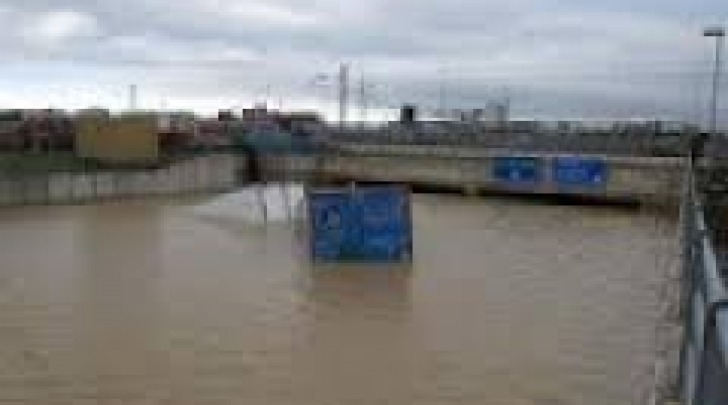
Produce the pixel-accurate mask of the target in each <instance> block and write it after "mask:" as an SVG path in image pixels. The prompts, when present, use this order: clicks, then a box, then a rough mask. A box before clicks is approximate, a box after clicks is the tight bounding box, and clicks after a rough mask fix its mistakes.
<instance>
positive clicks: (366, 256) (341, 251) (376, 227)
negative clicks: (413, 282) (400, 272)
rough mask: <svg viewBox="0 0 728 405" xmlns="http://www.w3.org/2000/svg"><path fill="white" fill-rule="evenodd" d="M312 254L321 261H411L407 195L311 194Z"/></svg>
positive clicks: (365, 191)
mask: <svg viewBox="0 0 728 405" xmlns="http://www.w3.org/2000/svg"><path fill="white" fill-rule="evenodd" d="M307 203H308V207H309V228H310V236H309V237H310V244H311V256H312V258H313V260H314V261H320V262H383V263H392V262H406V261H409V260H411V259H412V218H411V208H410V192H409V190H408V189H407V188H406V187H400V186H376V187H356V188H337V189H324V190H309V191H308V192H307Z"/></svg>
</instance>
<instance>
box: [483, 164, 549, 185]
mask: <svg viewBox="0 0 728 405" xmlns="http://www.w3.org/2000/svg"><path fill="white" fill-rule="evenodd" d="M539 163H540V161H539V159H538V158H532V157H497V158H495V160H494V161H493V177H494V178H495V179H496V180H498V181H502V182H505V183H510V184H532V183H537V182H538V181H539V180H541V172H540V168H539Z"/></svg>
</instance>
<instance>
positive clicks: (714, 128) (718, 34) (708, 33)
mask: <svg viewBox="0 0 728 405" xmlns="http://www.w3.org/2000/svg"><path fill="white" fill-rule="evenodd" d="M703 35H704V36H705V37H708V38H715V65H714V66H713V91H712V95H711V99H710V135H711V136H712V137H714V138H715V137H717V135H718V93H719V89H720V73H721V64H722V53H723V42H724V40H725V29H724V28H723V27H710V28H707V29H706V30H705V31H704V32H703Z"/></svg>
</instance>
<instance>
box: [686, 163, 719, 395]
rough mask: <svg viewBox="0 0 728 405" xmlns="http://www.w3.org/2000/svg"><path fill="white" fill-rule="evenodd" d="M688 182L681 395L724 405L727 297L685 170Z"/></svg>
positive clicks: (700, 203)
mask: <svg viewBox="0 0 728 405" xmlns="http://www.w3.org/2000/svg"><path fill="white" fill-rule="evenodd" d="M689 167H690V168H692V167H693V165H692V164H691V165H689ZM686 177H687V181H686V182H685V183H686V186H685V195H684V199H683V206H682V213H681V214H682V215H681V226H682V236H683V242H682V246H683V249H684V250H683V290H682V319H683V322H684V323H683V326H684V339H683V345H682V348H681V355H680V374H679V379H680V381H679V391H680V392H679V393H680V399H681V400H682V403H683V404H685V405H692V404H696V405H713V404H714V405H724V404H728V292H727V291H726V286H725V281H724V279H723V276H722V274H721V273H722V272H721V267H720V262H719V259H718V257H717V255H716V245H715V243H714V237H713V235H714V232H715V229H712V227H711V226H710V225H712V224H711V223H709V222H706V214H705V212H706V210H705V206H704V202H703V197H702V196H701V195H700V194H699V193H698V191H697V189H696V182H695V175H694V171H693V170H692V169H689V170H688V171H687V176H686Z"/></svg>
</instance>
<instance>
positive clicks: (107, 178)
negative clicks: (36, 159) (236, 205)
mask: <svg viewBox="0 0 728 405" xmlns="http://www.w3.org/2000/svg"><path fill="white" fill-rule="evenodd" d="M238 162H239V161H238V160H237V159H236V157H234V156H224V155H221V156H207V157H198V158H194V159H190V160H186V161H182V162H178V163H175V164H173V165H171V166H169V167H166V168H160V169H153V170H144V171H100V172H89V173H77V172H57V173H47V174H44V175H36V174H34V175H32V176H30V175H24V176H21V175H15V176H9V175H5V176H2V175H0V206H8V205H23V204H74V203H82V202H89V201H95V200H103V199H110V198H124V197H139V196H148V195H174V194H184V193H190V192H208V191H227V190H231V189H232V188H233V187H234V186H235V185H236V183H237V176H236V173H237V171H238V166H237V165H238Z"/></svg>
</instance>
